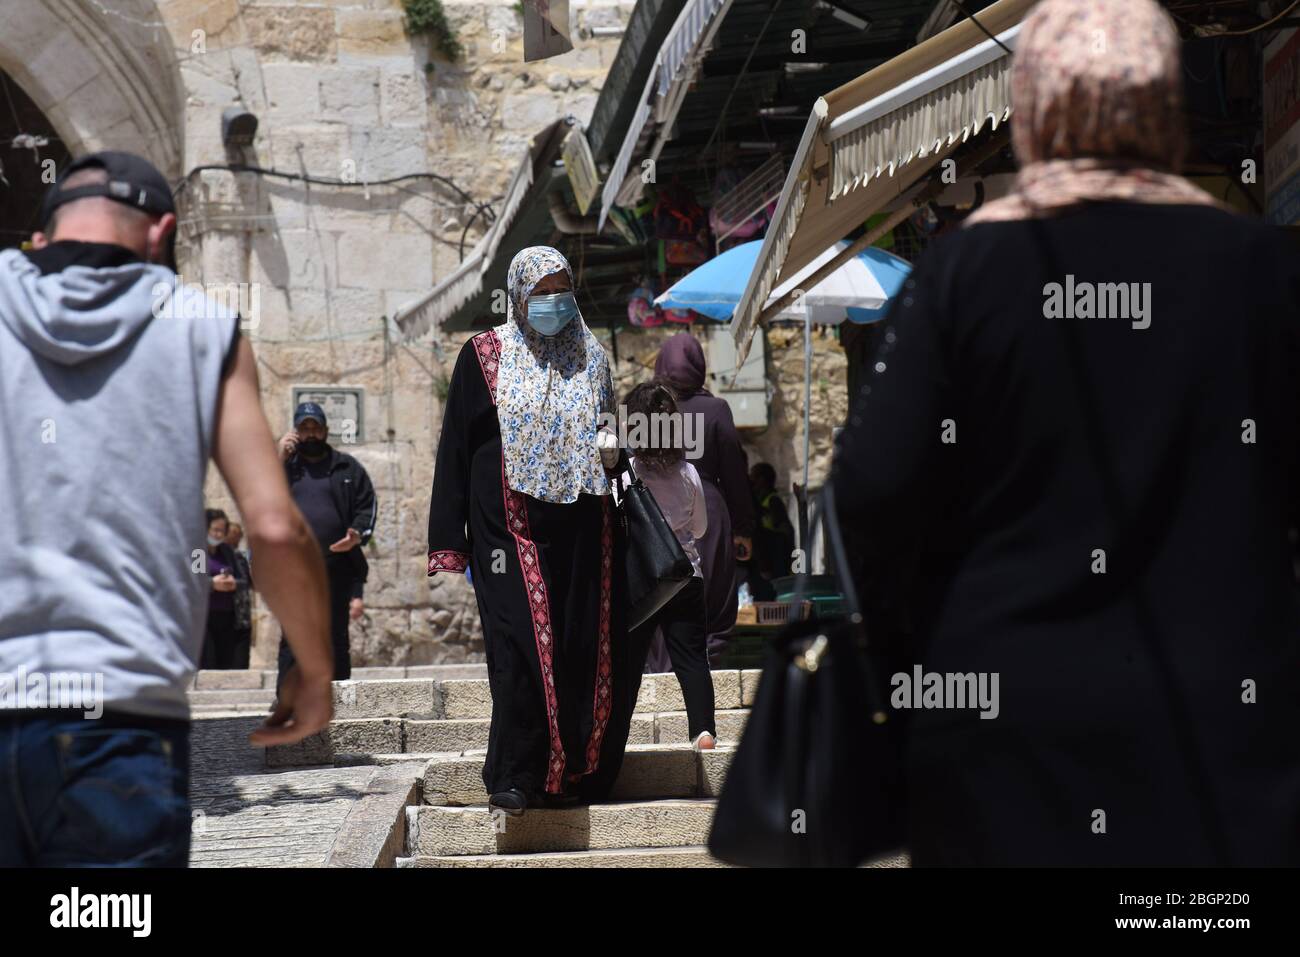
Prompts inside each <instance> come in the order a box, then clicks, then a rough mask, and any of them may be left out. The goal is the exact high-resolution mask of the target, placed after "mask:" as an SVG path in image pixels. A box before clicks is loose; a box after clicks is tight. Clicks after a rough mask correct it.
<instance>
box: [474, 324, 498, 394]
mask: <svg viewBox="0 0 1300 957" xmlns="http://www.w3.org/2000/svg"><path fill="white" fill-rule="evenodd" d="M470 341H471V342H473V343H474V351H475V352H476V353H477V354H478V364H479V368H480V369H482V370H483V378H484V380H486V382H487V387H488V395H490V396H491V397H492V404H493V405H496V404H497V371H498V370H499V369H500V368H501V337H500V336H498V335H497V331H496V330H495V329H489V330H488V331H487V332H480V333H479V334H478V335H477V336H475V337H474V338H473V339H471V340H470Z"/></svg>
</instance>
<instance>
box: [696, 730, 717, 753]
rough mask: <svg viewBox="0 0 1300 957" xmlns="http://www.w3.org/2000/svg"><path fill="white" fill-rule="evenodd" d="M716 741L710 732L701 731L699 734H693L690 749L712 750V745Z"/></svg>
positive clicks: (714, 744) (713, 745) (715, 743)
mask: <svg viewBox="0 0 1300 957" xmlns="http://www.w3.org/2000/svg"><path fill="white" fill-rule="evenodd" d="M717 743H718V742H717V741H716V740H715V739H714V737H713V735H712V734H710V733H709V732H708V731H701V732H700V733H699V734H697V735H696V736H695V739H694V740H693V741H692V742H691V750H693V751H712V750H713V749H714V747H715V746H716V745H717Z"/></svg>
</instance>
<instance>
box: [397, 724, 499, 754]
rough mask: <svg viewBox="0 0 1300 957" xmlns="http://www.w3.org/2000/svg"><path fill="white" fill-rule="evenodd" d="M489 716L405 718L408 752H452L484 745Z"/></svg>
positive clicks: (483, 746)
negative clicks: (427, 718) (449, 718)
mask: <svg viewBox="0 0 1300 957" xmlns="http://www.w3.org/2000/svg"><path fill="white" fill-rule="evenodd" d="M490 723H491V721H490V719H488V718H460V719H451V720H448V719H442V718H438V719H429V720H421V719H418V718H407V719H406V720H405V732H406V747H407V748H408V749H409V750H411V751H432V752H448V751H451V752H455V753H457V754H459V753H460V752H462V751H465V750H468V749H470V748H486V747H487V742H488V728H489V725H490Z"/></svg>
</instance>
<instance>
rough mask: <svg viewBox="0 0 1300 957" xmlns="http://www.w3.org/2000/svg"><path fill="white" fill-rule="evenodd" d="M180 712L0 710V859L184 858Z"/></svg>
mask: <svg viewBox="0 0 1300 957" xmlns="http://www.w3.org/2000/svg"><path fill="white" fill-rule="evenodd" d="M189 777H190V742H189V724H188V722H185V721H162V720H158V719H151V718H139V717H135V716H132V715H120V714H119V715H111V714H108V713H105V714H104V715H103V717H101V718H99V719H98V720H87V719H86V718H84V717H82V716H81V714H80V713H79V712H70V713H69V712H58V711H44V712H33V711H28V712H25V713H23V714H22V715H16V714H15V713H14V712H4V711H0V867H185V866H186V865H187V864H188V861H189V854H190V799H189Z"/></svg>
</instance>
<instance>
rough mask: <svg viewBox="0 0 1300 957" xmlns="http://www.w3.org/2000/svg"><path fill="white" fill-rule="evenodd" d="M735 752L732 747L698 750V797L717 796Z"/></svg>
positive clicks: (720, 791)
mask: <svg viewBox="0 0 1300 957" xmlns="http://www.w3.org/2000/svg"><path fill="white" fill-rule="evenodd" d="M735 753H736V750H735V748H732V747H718V748H714V749H713V750H712V751H702V752H700V797H717V796H718V795H719V794H721V793H722V784H723V782H724V781H725V780H726V779H727V771H728V770H729V769H730V768H731V759H732V757H733V756H734V755H735Z"/></svg>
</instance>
